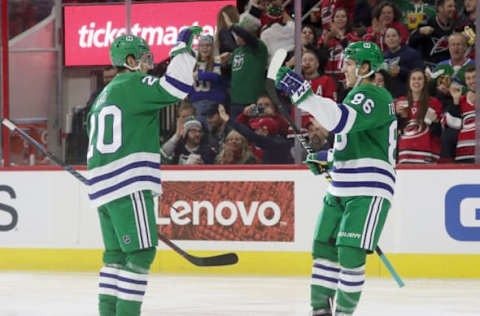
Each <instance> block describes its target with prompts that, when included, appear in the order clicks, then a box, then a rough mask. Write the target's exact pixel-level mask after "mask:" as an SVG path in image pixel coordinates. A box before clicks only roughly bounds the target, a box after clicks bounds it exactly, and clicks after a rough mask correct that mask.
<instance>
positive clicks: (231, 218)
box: [157, 200, 282, 226]
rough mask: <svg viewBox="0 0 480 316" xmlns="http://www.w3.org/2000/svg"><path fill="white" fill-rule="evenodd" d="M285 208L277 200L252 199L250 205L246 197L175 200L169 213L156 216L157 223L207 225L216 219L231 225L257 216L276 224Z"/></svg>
mask: <svg viewBox="0 0 480 316" xmlns="http://www.w3.org/2000/svg"><path fill="white" fill-rule="evenodd" d="M281 215H282V212H281V209H280V207H279V206H278V204H277V203H275V202H273V201H265V202H260V201H252V202H251V203H250V204H249V205H248V204H246V203H244V202H243V201H221V202H219V203H218V204H217V205H213V204H212V203H211V202H210V201H193V202H192V204H190V203H188V202H186V201H182V200H180V201H176V202H175V203H173V205H172V208H171V209H170V216H169V217H159V218H157V224H159V225H169V224H170V223H172V222H173V223H174V224H176V225H200V224H202V225H204V224H205V220H203V221H202V223H201V221H200V219H201V218H203V217H206V224H207V225H214V224H216V223H218V224H220V225H223V226H231V225H233V224H234V223H235V222H237V221H238V220H241V221H242V223H243V224H244V225H245V226H251V225H252V223H253V222H254V220H255V218H257V219H258V221H259V222H260V223H261V224H262V225H265V226H274V225H276V224H278V222H279V221H280V218H281Z"/></svg>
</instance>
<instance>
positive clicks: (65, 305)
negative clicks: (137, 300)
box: [0, 271, 480, 316]
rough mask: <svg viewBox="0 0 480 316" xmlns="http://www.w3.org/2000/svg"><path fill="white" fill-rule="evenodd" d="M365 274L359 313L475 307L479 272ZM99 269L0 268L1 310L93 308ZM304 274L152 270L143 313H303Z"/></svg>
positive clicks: (86, 314) (66, 314)
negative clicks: (471, 275)
mask: <svg viewBox="0 0 480 316" xmlns="http://www.w3.org/2000/svg"><path fill="white" fill-rule="evenodd" d="M404 281H405V283H406V286H405V287H404V288H398V287H397V285H396V283H395V282H394V281H393V280H392V279H388V278H371V277H369V278H367V283H366V285H365V288H364V292H363V295H362V299H361V301H360V304H359V306H358V309H357V312H356V313H355V315H356V316H367V315H368V316H380V315H382V316H385V315H386V316H400V315H401V316H414V315H425V316H430V315H431V316H454V315H464V316H473V315H477V316H478V315H480V280H469V279H455V280H452V279H449V280H440V279H406V280H404ZM96 285H97V274H96V273H71V272H12V271H1V272H0V316H60V315H62V316H80V315H81V316H94V315H98V314H97V305H96V304H97V297H96V290H97V288H96ZM308 302H309V279H308V277H284V276H279V277H259V276H224V275H202V276H199V275H165V274H152V275H151V277H150V280H149V284H148V290H147V294H146V297H145V300H144V306H143V313H142V316H173V315H175V316H190V315H191V316H193V315H195V316H297V315H298V316H299V315H302V316H308V315H309V306H308Z"/></svg>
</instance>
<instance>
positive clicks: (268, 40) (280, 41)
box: [260, 12, 295, 59]
mask: <svg viewBox="0 0 480 316" xmlns="http://www.w3.org/2000/svg"><path fill="white" fill-rule="evenodd" d="M260 39H261V40H262V41H263V42H264V43H265V45H266V46H267V49H268V56H269V59H270V58H271V57H272V56H273V54H274V53H275V52H276V51H277V49H280V48H283V49H285V50H286V51H287V52H290V51H292V50H293V49H294V48H295V23H294V22H293V20H292V18H291V17H290V16H289V15H288V14H287V13H286V12H283V15H282V19H281V20H280V21H279V22H275V23H272V24H270V25H269V26H268V27H267V28H265V29H264V30H263V31H262V33H261V34H260Z"/></svg>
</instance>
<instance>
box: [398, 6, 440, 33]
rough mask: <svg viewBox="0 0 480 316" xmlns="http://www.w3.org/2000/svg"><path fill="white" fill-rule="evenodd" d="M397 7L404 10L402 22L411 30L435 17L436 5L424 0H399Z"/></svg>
mask: <svg viewBox="0 0 480 316" xmlns="http://www.w3.org/2000/svg"><path fill="white" fill-rule="evenodd" d="M395 4H396V5H397V7H398V8H399V9H400V11H401V12H402V16H403V18H402V23H403V24H404V25H406V26H407V28H408V30H409V31H413V30H415V29H416V28H417V27H418V25H419V24H420V23H422V22H423V21H427V20H428V19H433V18H435V15H436V14H437V12H436V11H435V7H434V6H433V5H431V4H430V3H426V2H424V1H423V0H397V1H396V2H395Z"/></svg>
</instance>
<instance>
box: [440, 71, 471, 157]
mask: <svg viewBox="0 0 480 316" xmlns="http://www.w3.org/2000/svg"><path fill="white" fill-rule="evenodd" d="M465 83H466V86H467V93H466V94H463V95H462V90H463V89H462V87H461V86H460V85H458V86H457V87H455V85H454V84H452V85H451V86H450V94H451V95H452V97H453V106H451V107H450V108H449V109H448V112H447V113H446V123H447V125H448V126H449V127H450V128H454V129H459V130H460V131H459V133H458V139H457V143H456V152H455V161H456V162H459V163H474V162H475V144H476V142H475V117H476V115H475V114H476V113H475V89H476V71H475V66H474V65H472V64H471V65H468V66H467V67H466V68H465Z"/></svg>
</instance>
